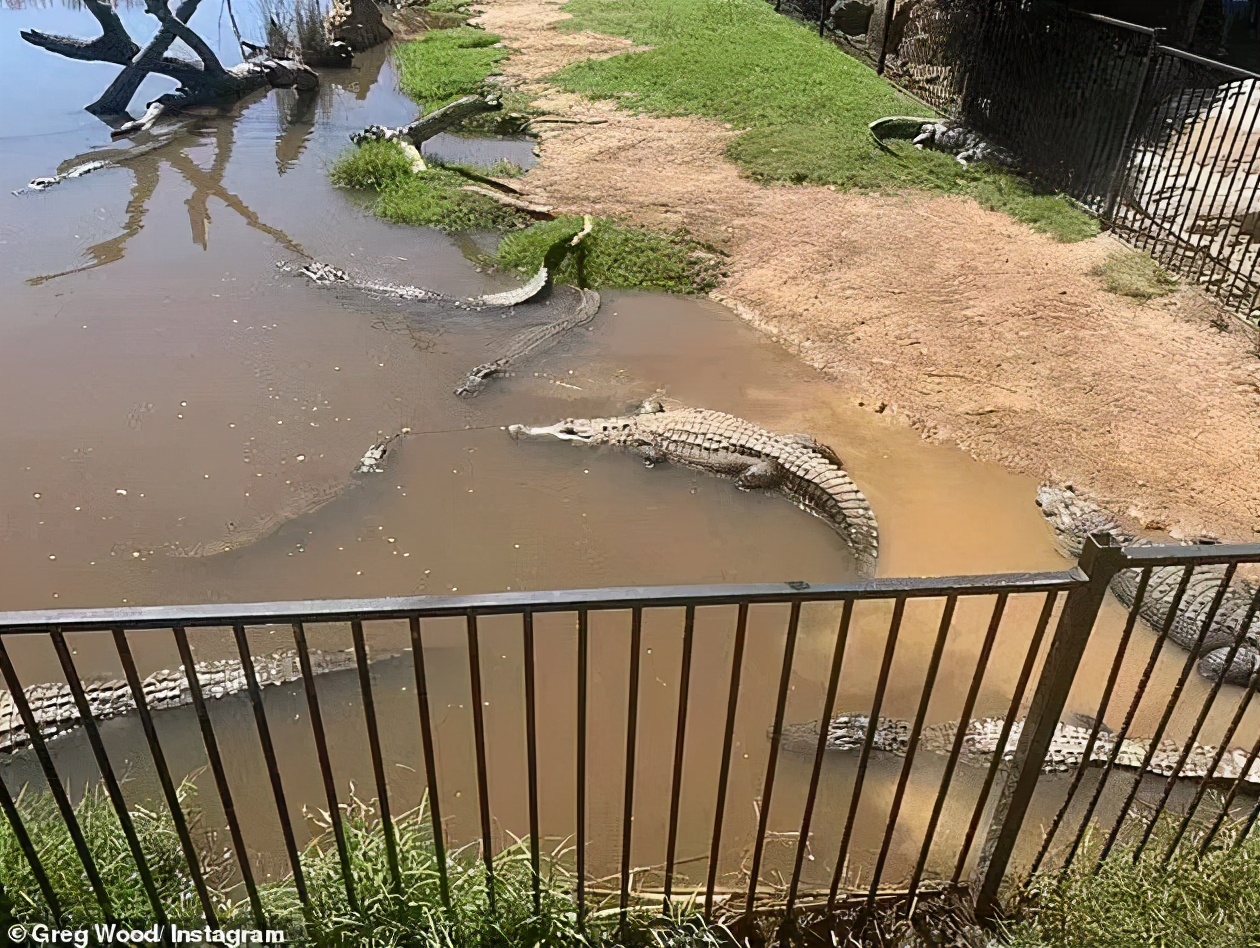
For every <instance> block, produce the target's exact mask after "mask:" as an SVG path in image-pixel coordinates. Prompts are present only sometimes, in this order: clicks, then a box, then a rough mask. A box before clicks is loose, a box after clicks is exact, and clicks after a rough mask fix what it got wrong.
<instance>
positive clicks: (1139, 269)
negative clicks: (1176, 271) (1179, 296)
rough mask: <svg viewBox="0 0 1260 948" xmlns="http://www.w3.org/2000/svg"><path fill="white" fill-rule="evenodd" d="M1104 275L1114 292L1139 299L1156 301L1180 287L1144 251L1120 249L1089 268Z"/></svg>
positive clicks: (1105, 280)
mask: <svg viewBox="0 0 1260 948" xmlns="http://www.w3.org/2000/svg"><path fill="white" fill-rule="evenodd" d="M1089 272H1090V274H1091V275H1093V276H1096V277H1101V278H1102V282H1103V286H1104V287H1105V288H1106V289H1107V291H1108V292H1110V293H1117V294H1119V295H1120V296H1131V297H1133V298H1134V299H1136V300H1152V299H1155V298H1156V297H1159V296H1167V295H1168V294H1169V293H1171V292H1172V291H1173V290H1175V289H1176V288H1177V281H1176V280H1175V279H1173V278H1172V277H1171V276H1170V275H1169V274H1168V273H1167V272H1165V271H1164V269H1163V268H1162V267H1160V265H1159V264H1158V263H1156V262H1155V261H1154V260H1152V259H1151V258H1150V257H1148V256H1147V255H1146V254H1144V253H1139V252H1138V251H1136V250H1117V251H1116V252H1114V253H1110V254H1108V255H1107V259H1106V260H1104V261H1103V262H1102V263H1100V264H1098V266H1096V267H1094V268H1093V269H1092V270H1090V271H1089Z"/></svg>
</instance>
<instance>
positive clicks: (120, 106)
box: [22, 0, 319, 136]
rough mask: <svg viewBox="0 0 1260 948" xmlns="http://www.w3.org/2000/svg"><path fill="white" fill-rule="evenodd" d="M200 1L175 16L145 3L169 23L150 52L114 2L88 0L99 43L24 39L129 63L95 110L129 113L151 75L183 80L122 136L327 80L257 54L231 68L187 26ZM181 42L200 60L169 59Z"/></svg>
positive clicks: (186, 2)
mask: <svg viewBox="0 0 1260 948" xmlns="http://www.w3.org/2000/svg"><path fill="white" fill-rule="evenodd" d="M199 2H200V0H183V2H182V3H181V4H180V5H179V7H178V8H177V9H176V10H175V12H174V13H172V12H171V10H170V7H169V6H168V0H145V10H146V11H147V12H148V13H150V14H151V15H152V16H154V17H156V18H157V20H158V22H159V23H160V24H161V28H160V29H159V30H158V32H157V33H156V35H154V37H153V39H151V40H150V41H149V42H148V44H147V45H146V46H145V47H144V48H143V49H141V48H140V46H139V45H138V44H137V43H136V42H135V40H133V39H132V38H131V36H130V34H128V32H127V29H126V27H124V26H123V24H122V20H120V19H119V17H118V14H117V13H116V12H115V11H114V9H113V8H112V7H111V6H110V5H109V3H107V2H106V0H84V3H85V5H86V6H87V8H88V11H89V12H90V13H91V14H92V15H93V16H94V17H96V21H97V22H98V23H100V25H101V35H100V36H99V37H97V38H96V39H94V40H83V39H79V38H77V37H71V36H54V35H51V34H48V33H41V32H39V31H38V30H24V31H23V32H22V38H23V39H24V40H26V41H27V42H28V43H31V44H33V45H35V46H39V47H42V48H43V49H46V50H48V51H50V52H53V53H57V54H59V55H61V56H67V57H69V58H70V59H80V60H86V61H89V62H106V63H116V64H117V65H120V66H122V67H123V70H122V72H121V73H119V75H118V78H117V79H115V80H114V81H113V83H111V85H110V87H109V88H108V89H107V90H105V94H104V95H102V96H101V97H100V98H99V99H97V100H96V101H95V102H93V103H92V104H91V105H89V106H88V107H87V109H88V111H89V112H92V113H93V114H94V115H99V116H102V117H105V116H126V115H127V108H128V106H129V105H130V104H131V99H132V97H133V96H134V95H135V94H136V90H137V89H138V88H139V87H140V83H141V82H143V81H144V77H145V76H147V75H148V74H149V73H151V72H152V73H157V74H159V75H163V76H168V77H170V78H171V79H174V80H175V81H176V82H178V83H179V88H178V89H176V90H175V91H174V92H169V93H167V94H166V95H162V96H159V97H158V98H157V99H155V100H154V101H153V102H150V103H149V104H148V109H147V111H146V112H145V114H144V116H143V118H141V119H140V120H139V121H135V122H126V123H125V124H123V125H121V126H120V127H119V128H118V129H117V130H116V131H115V133H114V134H115V135H116V136H117V135H129V134H131V133H132V132H135V131H138V130H140V129H144V128H148V127H149V126H151V125H152V124H153V123H154V122H155V121H157V119H158V117H159V116H161V115H162V114H163V113H165V112H168V111H175V110H178V109H180V108H183V107H185V106H190V105H203V104H206V103H211V102H215V101H219V100H223V99H234V98H240V97H241V96H244V95H248V94H249V93H251V92H253V91H255V90H256V89H261V88H265V87H267V86H270V87H272V88H281V89H288V88H292V87H295V86H296V87H297V88H299V89H313V88H316V87H317V86H318V85H319V77H318V76H317V75H316V74H315V72H314V71H312V70H311V69H310V68H309V67H307V66H305V65H303V64H302V63H300V62H296V61H294V60H290V59H254V60H251V61H250V62H247V63H242V64H241V65H239V66H234V67H232V68H231V69H225V68H224V67H223V64H222V63H220V62H219V58H218V57H217V56H216V55H215V54H214V52H213V50H211V49H210V47H209V45H207V43H206V42H205V40H203V39H202V38H201V37H200V36H198V35H197V33H196V32H194V31H193V30H192V29H191V28H190V27H189V26H188V25H187V21H188V20H189V19H191V17H192V15H193V13H195V12H196V10H197V5H198V3H199ZM176 40H180V41H182V42H183V43H184V44H185V45H186V46H187V47H188V48H189V49H191V50H192V51H193V53H195V54H196V56H197V58H198V59H199V60H200V62H199V63H198V62H193V61H192V60H189V59H184V58H182V57H178V56H168V55H167V50H169V49H170V47H171V45H172V44H173V43H174V42H175V41H176Z"/></svg>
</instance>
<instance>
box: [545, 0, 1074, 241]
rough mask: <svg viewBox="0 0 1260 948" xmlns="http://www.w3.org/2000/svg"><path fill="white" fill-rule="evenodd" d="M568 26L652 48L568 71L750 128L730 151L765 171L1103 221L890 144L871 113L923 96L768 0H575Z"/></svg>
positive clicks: (1041, 219)
mask: <svg viewBox="0 0 1260 948" xmlns="http://www.w3.org/2000/svg"><path fill="white" fill-rule="evenodd" d="M564 9H565V10H566V11H568V12H570V13H572V14H573V16H574V19H573V20H570V21H567V22H565V23H563V24H562V25H561V28H562V29H574V30H580V29H581V30H594V31H596V32H600V33H609V34H613V35H617V36H625V37H628V38H630V39H632V40H633V41H634V42H635V43H639V44H643V45H647V46H650V47H652V48H651V49H649V50H647V51H644V52H638V53H629V54H624V55H620V56H613V57H611V58H608V59H599V60H587V61H584V62H580V63H577V64H575V65H572V66H570V67H568V68H567V69H564V70H562V71H561V72H560V73H559V74H558V76H557V77H556V81H557V82H558V83H559V84H560V85H561V86H563V87H564V88H566V89H569V90H570V91H574V92H580V93H583V94H585V95H589V96H592V97H594V98H606V99H607V98H615V99H616V100H617V101H618V102H619V103H620V104H621V105H622V106H624V107H626V108H631V109H637V110H641V111H644V112H650V113H656V114H663V115H698V116H703V117H706V118H710V119H715V120H717V121H720V122H726V123H729V124H730V125H731V126H733V127H734V128H737V129H741V130H743V131H742V133H741V134H739V135H738V136H736V137H735V138H734V139H732V141H731V142H730V144H729V145H728V146H727V156H728V157H729V158H730V159H731V160H733V161H734V162H735V163H736V164H738V165H739V166H740V168H741V169H742V170H743V171H744V173H745V174H747V175H748V176H749V177H750V178H752V179H753V180H756V181H762V182H766V183H779V182H787V183H809V184H833V185H839V186H841V187H845V188H855V189H860V190H871V191H887V190H893V189H901V188H922V189H925V190H930V191H945V192H953V193H962V194H969V195H974V196H976V197H977V198H978V199H979V200H981V201H982V203H985V204H987V205H988V206H990V207H992V208H995V209H998V210H1002V211H1005V212H1007V213H1009V214H1011V215H1012V216H1014V217H1016V218H1018V219H1020V220H1024V221H1026V222H1028V223H1029V224H1031V225H1032V226H1034V227H1036V228H1037V229H1040V230H1044V231H1046V232H1047V233H1050V234H1052V235H1053V236H1055V237H1056V238H1058V239H1060V240H1079V239H1081V238H1082V237H1084V236H1091V235H1092V234H1095V233H1097V224H1096V223H1095V222H1094V221H1093V220H1092V218H1090V217H1089V215H1087V214H1085V213H1084V212H1083V211H1080V210H1078V209H1077V208H1075V207H1074V206H1073V205H1072V204H1070V203H1069V202H1067V201H1065V200H1063V199H1062V198H1060V197H1057V196H1047V195H1043V194H1038V193H1036V191H1035V189H1033V188H1031V187H1028V186H1026V185H1023V184H1022V183H1021V184H1020V185H1012V184H1010V183H1008V182H1009V181H1011V180H1012V179H1011V178H1010V176H1009V175H997V174H995V173H992V172H990V171H988V170H985V169H980V168H975V167H972V168H964V167H963V166H962V165H960V164H959V163H958V162H957V161H955V160H954V159H953V158H952V157H951V156H950V155H946V154H941V153H938V152H932V151H919V150H917V149H915V148H913V147H912V146H911V145H910V144H909V143H905V142H896V143H890V144H889V145H888V146H887V147H886V148H884V149H881V148H880V147H879V146H878V145H877V144H876V143H875V141H874V140H873V139H872V137H871V135H870V132H869V129H868V127H867V126H868V125H869V123H870V122H872V121H874V120H875V119H877V118H880V117H882V116H886V115H921V114H923V111H924V108H923V106H921V105H919V104H918V103H916V102H914V101H913V100H911V99H909V98H908V97H906V96H904V95H902V94H901V93H899V92H897V91H896V90H895V89H894V88H893V87H892V86H891V85H889V84H888V83H887V82H885V81H884V80H883V79H881V78H880V77H878V76H876V75H875V74H874V73H873V72H871V71H870V69H868V68H867V67H866V66H864V65H862V64H861V63H859V62H858V61H857V60H855V59H852V58H850V57H848V56H846V55H844V54H843V53H842V52H840V51H839V50H838V49H836V47H835V46H834V45H833V44H831V43H830V42H828V41H826V40H824V39H821V38H819V37H818V36H817V35H816V33H815V32H814V31H813V30H811V29H809V28H807V27H806V26H804V25H802V24H800V23H797V22H795V21H794V20H791V19H789V18H788V17H785V16H781V15H779V14H776V13H775V12H774V9H773V7H772V5H770V4H767V3H765V2H763V0H721V2H703V3H698V2H694V0H634V2H626V3H613V2H610V0H570V2H569V3H567V4H566V5H565V8H564Z"/></svg>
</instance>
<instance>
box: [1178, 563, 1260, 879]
mask: <svg viewBox="0 0 1260 948" xmlns="http://www.w3.org/2000/svg"><path fill="white" fill-rule="evenodd" d="M1258 610H1260V588H1258V589H1257V590H1256V594H1255V595H1254V596H1252V598H1251V605H1250V606H1249V607H1248V608H1247V614H1246V615H1245V616H1244V617H1243V621H1242V622H1241V623H1240V624H1239V625H1238V629H1239V630H1240V631H1241V632H1246V630H1248V629H1250V628H1251V623H1252V622H1254V621H1255V618H1256V612H1257V611H1258ZM1244 642H1245V638H1244V637H1243V635H1241V634H1240V635H1239V638H1238V641H1237V642H1235V643H1234V646H1233V647H1232V648H1231V649H1230V650H1229V654H1228V655H1227V656H1226V658H1227V661H1226V662H1225V668H1226V669H1228V668H1229V667H1230V664H1231V663H1232V661H1233V659H1234V657H1235V656H1236V655H1237V653H1238V649H1239V647H1240V646H1241V645H1242V644H1243V643H1244ZM1223 681H1224V678H1223V677H1222V678H1221V679H1220V681H1218V682H1217V686H1219V685H1220V683H1221V682H1223ZM1258 688H1260V675H1255V674H1253V675H1252V676H1251V681H1250V683H1249V684H1248V685H1247V688H1246V689H1245V690H1244V691H1243V697H1242V700H1241V701H1239V702H1238V707H1237V708H1236V709H1235V710H1234V717H1233V719H1232V720H1231V721H1230V722H1229V726H1228V727H1227V728H1225V733H1224V734H1222V735H1221V741H1220V744H1219V745H1218V746H1217V748H1216V753H1215V754H1213V755H1212V760H1211V762H1210V763H1209V764H1208V768H1207V774H1206V776H1205V778H1204V779H1203V780H1201V781H1200V782H1199V789H1198V790H1196V791H1195V794H1194V799H1193V800H1192V801H1191V803H1190V806H1189V808H1187V810H1186V815H1185V818H1184V819H1183V820H1182V821H1181V825H1180V826H1179V827H1177V833H1176V835H1174V836H1173V839H1172V842H1171V843H1169V844H1168V851H1167V852H1166V853H1164V864H1165V865H1167V864H1168V861H1169V860H1170V859H1171V858H1172V855H1173V853H1174V852H1176V850H1177V847H1178V846H1179V845H1180V844H1181V838H1182V837H1183V836H1184V835H1185V833H1186V830H1187V829H1188V828H1189V827H1190V822H1191V820H1193V819H1194V814H1195V812H1196V811H1197V810H1198V809H1199V804H1200V803H1202V802H1203V797H1204V794H1206V793H1207V788H1208V785H1209V782H1210V779H1211V777H1212V775H1214V774H1215V773H1216V768H1217V767H1219V766H1220V763H1221V761H1222V760H1223V759H1224V758H1225V754H1226V752H1227V751H1228V750H1229V742H1230V741H1232V740H1233V739H1234V734H1235V732H1237V730H1238V726H1239V725H1240V724H1241V723H1242V719H1243V715H1245V714H1246V713H1247V706H1248V705H1249V704H1250V703H1251V699H1252V697H1253V696H1254V695H1255V693H1256V690H1257V689H1258Z"/></svg>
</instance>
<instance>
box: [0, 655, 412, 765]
mask: <svg viewBox="0 0 1260 948" xmlns="http://www.w3.org/2000/svg"><path fill="white" fill-rule="evenodd" d="M308 655H309V656H310V662H311V671H312V672H313V673H314V674H317V675H320V674H327V673H329V672H338V671H349V670H352V669H355V668H357V667H358V666H357V663H356V661H355V655H354V650H353V649H346V650H345V651H318V650H315V651H311V652H309V653H308ZM252 657H253V665H254V674H255V675H256V676H257V679H258V685H259V687H260V688H266V687H270V686H274V685H283V684H287V683H289V682H294V681H301V680H302V678H303V675H302V666H301V662H300V660H299V658H298V653H297V652H294V651H287V652H274V653H272V654H270V655H255V656H252ZM392 657H394V656H393V655H385V656H373V661H379V660H384V659H385V658H392ZM194 668H195V670H196V674H197V683H198V684H199V685H200V686H201V692H202V695H203V696H204V697H206V698H224V697H227V696H228V695H232V694H236V693H238V692H241V691H245V690H246V689H247V687H248V685H247V681H246V678H245V671H244V668H243V667H242V665H241V663H240V662H239V661H238V660H236V659H223V660H220V661H212V662H197V663H196V664H195V665H194ZM140 690H141V693H142V694H143V695H144V701H145V704H146V705H147V706H148V707H149V709H150V710H153V711H156V710H160V709H164V708H178V707H182V706H184V705H188V704H192V691H191V688H190V686H189V684H188V677H187V675H185V673H184V666H183V665H180V666H179V667H178V668H176V669H174V670H171V669H162V670H161V671H155V672H154V673H153V674H151V675H149V676H148V677H147V678H145V679H143V680H142V681H141V682H140ZM83 692H84V695H85V697H86V698H87V704H88V708H89V709H90V710H91V712H92V719H93V720H96V721H103V720H106V719H108V718H114V717H118V716H120V715H124V714H128V713H130V712H132V711H134V710H135V708H136V703H135V699H134V697H133V696H132V693H131V688H130V686H129V685H128V684H127V682H125V681H117V680H109V681H92V682H84V684H83ZM22 693H23V694H24V695H25V696H26V701H27V703H28V704H29V705H30V710H31V714H32V716H33V717H34V719H35V721H36V723H37V724H38V726H39V732H40V735H41V736H42V737H43V738H45V739H46V740H48V739H51V738H54V737H58V736H60V735H63V734H66V733H68V732H69V731H72V730H74V729H75V728H77V727H79V726H80V725H81V724H82V718H81V717H80V715H79V708H78V705H77V704H76V703H75V700H74V693H73V692H72V691H71V690H70V686H69V685H67V684H65V683H64V682H52V683H45V684H38V685H30V686H29V687H26V688H23V689H22ZM30 740H31V739H30V734H29V733H28V732H27V730H26V726H25V724H24V723H23V721H22V717H21V714H20V712H19V711H18V706H17V702H16V701H14V700H13V695H12V693H11V692H8V691H3V692H0V752H9V753H11V752H14V751H17V750H21V749H22V748H23V747H26V746H27V745H28V744H30Z"/></svg>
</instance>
